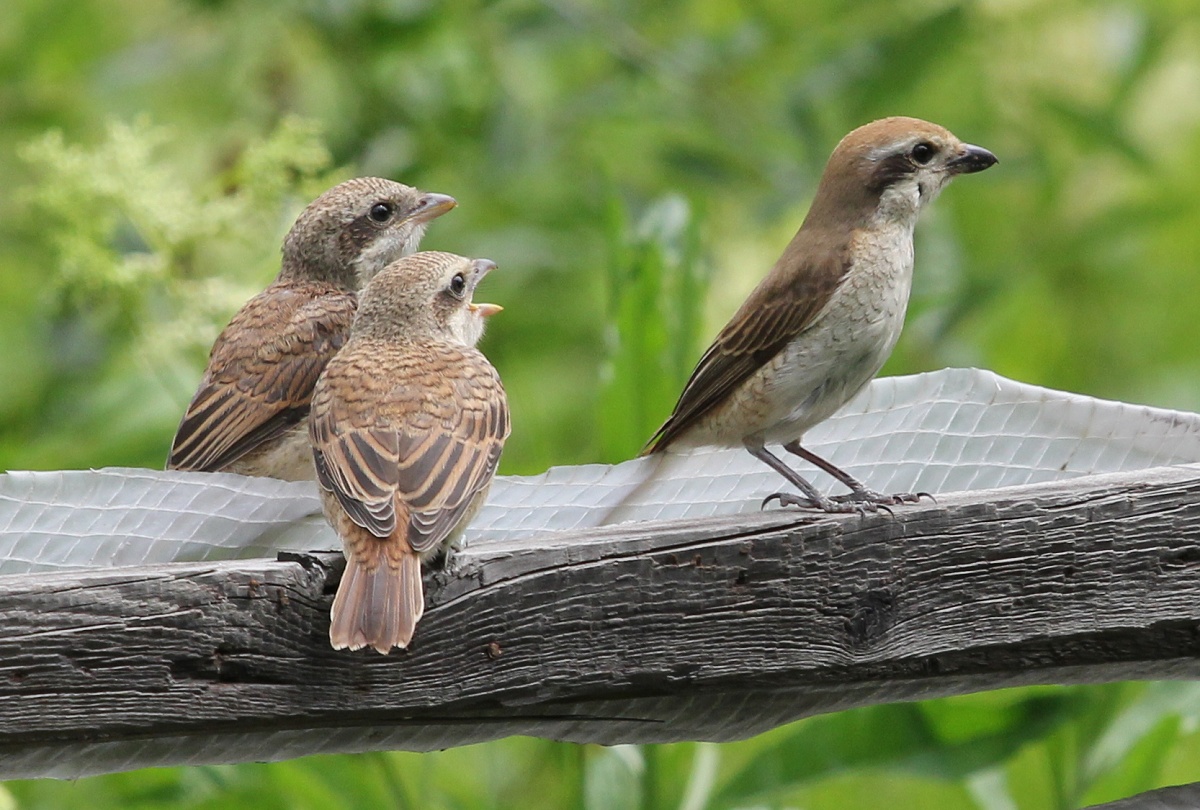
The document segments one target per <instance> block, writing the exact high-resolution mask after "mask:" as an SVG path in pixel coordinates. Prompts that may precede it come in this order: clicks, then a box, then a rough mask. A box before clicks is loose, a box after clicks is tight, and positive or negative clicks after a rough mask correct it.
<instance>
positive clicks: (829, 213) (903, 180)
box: [809, 117, 996, 227]
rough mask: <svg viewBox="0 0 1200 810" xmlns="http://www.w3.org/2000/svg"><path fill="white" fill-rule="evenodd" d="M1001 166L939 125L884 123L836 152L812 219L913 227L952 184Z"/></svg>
mask: <svg viewBox="0 0 1200 810" xmlns="http://www.w3.org/2000/svg"><path fill="white" fill-rule="evenodd" d="M995 163H996V156H995V155H993V154H992V153H991V152H989V151H988V150H986V149H984V148H983V147H980V146H973V145H972V144H969V143H963V142H962V141H960V140H959V139H958V138H956V137H955V136H954V135H953V133H951V132H950V131H949V130H947V129H945V128H944V127H940V126H938V125H937V124H931V123H929V122H928V121H922V120H920V119H917V118H902V117H897V118H883V119H880V120H878V121H873V122H871V123H870V124H866V125H865V126H861V127H859V128H858V129H856V130H854V131H853V132H851V133H850V134H849V135H847V136H846V137H845V138H842V140H841V142H840V143H839V144H838V145H837V147H836V148H835V149H834V150H833V154H832V155H831V156H830V158H829V163H828V164H827V165H826V166H825V173H824V174H823V175H822V176H821V184H820V186H819V187H818V189H817V194H816V197H815V198H814V200H813V206H812V209H811V210H810V212H809V218H810V219H813V218H815V219H816V221H819V222H824V221H833V222H840V223H843V224H847V225H851V226H852V227H863V226H870V225H883V224H900V225H908V226H909V227H911V226H912V225H914V224H915V223H916V218H917V214H919V213H920V211H921V209H922V208H923V207H924V206H926V205H928V204H929V203H930V202H932V201H933V200H934V199H935V198H936V197H937V195H938V194H939V193H940V192H941V190H942V189H943V188H945V186H946V184H947V183H949V182H950V180H951V179H953V178H954V177H956V176H958V175H960V174H970V173H972V172H980V171H983V170H984V169H986V168H988V167H989V166H992V165H994V164H995Z"/></svg>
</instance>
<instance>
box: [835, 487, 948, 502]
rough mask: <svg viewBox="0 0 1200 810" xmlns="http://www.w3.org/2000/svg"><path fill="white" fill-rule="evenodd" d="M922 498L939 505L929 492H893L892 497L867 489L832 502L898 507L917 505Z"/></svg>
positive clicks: (836, 497) (838, 496)
mask: <svg viewBox="0 0 1200 810" xmlns="http://www.w3.org/2000/svg"><path fill="white" fill-rule="evenodd" d="M922 498H928V499H929V500H931V501H933V502H934V503H937V499H935V498H934V497H933V496H932V495H930V494H929V493H928V492H893V493H891V494H890V495H884V494H883V493H881V492H876V491H875V490H873V489H866V488H864V489H860V490H855V491H854V492H848V493H846V494H845V495H835V496H834V497H833V498H831V499H830V500H833V501H837V502H838V503H873V504H876V505H878V506H896V505H898V504H902V503H917V502H918V501H920V500H921V499H922Z"/></svg>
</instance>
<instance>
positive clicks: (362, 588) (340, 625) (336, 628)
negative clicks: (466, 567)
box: [329, 544, 425, 655]
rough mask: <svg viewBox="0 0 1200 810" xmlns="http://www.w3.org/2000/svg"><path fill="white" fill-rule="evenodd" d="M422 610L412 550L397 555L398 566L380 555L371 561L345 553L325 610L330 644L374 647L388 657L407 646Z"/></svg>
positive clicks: (416, 559)
mask: <svg viewBox="0 0 1200 810" xmlns="http://www.w3.org/2000/svg"><path fill="white" fill-rule="evenodd" d="M380 545H382V544H380ZM380 551H381V552H382V549H381V550H380ZM371 563H375V564H374V565H372V564H371ZM424 612H425V597H424V594H423V593H422V590H421V560H420V558H419V557H418V556H417V555H416V554H413V553H408V554H403V555H401V556H400V558H399V565H398V566H397V565H388V560H387V555H385V554H383V553H380V554H379V555H378V557H377V558H376V560H371V561H364V560H361V559H360V558H359V555H357V554H352V555H348V558H347V560H346V572H345V573H344V574H342V581H341V584H339V585H338V590H337V595H336V596H335V597H334V598H333V607H332V608H331V609H330V611H329V618H330V624H329V642H330V644H332V645H333V648H334V649H335V650H343V649H351V650H358V649H362V648H363V647H374V648H375V649H376V650H377V651H378V652H380V653H382V654H384V655H387V654H388V652H390V651H391V649H392V647H400V648H404V647H407V646H408V644H409V642H410V641H412V637H413V631H414V630H415V629H416V627H417V622H418V621H420V620H421V615H422V614H423V613H424Z"/></svg>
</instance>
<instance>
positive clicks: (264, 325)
mask: <svg viewBox="0 0 1200 810" xmlns="http://www.w3.org/2000/svg"><path fill="white" fill-rule="evenodd" d="M455 205H457V203H456V201H455V199H454V198H453V197H450V196H449V195H446V194H434V193H425V192H422V191H419V190H417V189H415V188H412V187H411V186H406V185H404V184H402V183H396V182H393V181H391V180H387V179H384V178H381V177H359V178H355V179H353V180H348V181H346V182H344V183H341V184H339V185H337V186H334V187H333V188H331V189H329V190H328V191H326V192H325V193H324V194H322V195H321V196H319V197H317V199H316V200H314V201H313V202H312V203H311V204H309V205H308V207H306V208H305V209H304V211H303V212H302V213H301V214H300V216H299V217H298V218H297V219H296V222H295V224H294V225H293V226H292V228H291V230H290V231H289V232H288V234H287V236H286V237H285V238H284V240H283V259H282V263H281V266H280V270H279V274H278V275H277V276H276V278H275V280H274V281H273V282H272V283H271V284H270V285H269V286H268V287H267V288H266V289H265V290H263V291H262V292H260V293H259V294H258V295H256V296H254V297H253V298H251V299H250V300H249V301H248V302H247V303H246V304H245V305H244V306H243V307H242V308H241V309H240V310H239V311H238V312H237V314H235V315H234V316H233V319H232V320H230V322H229V325H228V326H226V327H225V329H224V330H222V332H221V333H220V335H219V336H218V337H217V339H216V342H215V343H214V344H213V347H212V351H211V352H210V353H209V358H208V366H207V368H206V369H205V371H204V376H203V378H202V379H201V381H200V385H199V387H198V389H197V391H196V393H195V395H194V396H193V397H192V400H191V403H190V404H189V405H188V407H187V410H186V411H185V412H184V414H183V418H182V420H181V421H180V423H179V428H178V430H177V431H176V433H175V438H174V441H173V442H172V445H171V451H170V454H169V456H168V459H167V469H168V470H196V471H206V472H234V473H240V474H242V475H256V476H269V477H273V478H282V479H285V480H290V481H301V480H309V481H311V480H313V478H314V472H313V468H312V456H311V453H310V451H309V447H308V428H307V425H306V424H305V417H306V416H307V415H308V408H309V401H310V400H311V398H312V390H313V385H315V384H316V381H317V376H318V375H319V374H320V373H321V370H322V369H323V368H324V367H325V364H326V363H327V362H329V358H331V357H332V356H333V355H334V354H335V353H336V352H337V351H338V349H340V348H341V347H342V345H343V344H344V343H345V342H346V337H347V335H348V333H349V330H350V324H351V322H352V321H353V319H354V313H355V309H356V307H357V294H358V290H360V289H361V288H362V287H363V286H364V285H365V284H366V283H367V282H368V281H370V279H371V278H372V277H374V276H375V274H376V273H378V272H379V271H380V270H381V269H383V268H384V267H386V266H387V265H388V264H389V263H391V262H392V261H393V260H395V259H397V258H400V257H401V256H403V255H406V254H409V253H412V252H413V251H415V250H416V249H417V246H418V245H419V244H420V241H421V237H422V235H424V232H425V228H426V227H427V226H428V224H429V222H430V221H432V220H433V219H435V218H437V217H439V216H441V215H442V214H444V213H446V212H447V211H449V210H450V209H452V208H454V206H455Z"/></svg>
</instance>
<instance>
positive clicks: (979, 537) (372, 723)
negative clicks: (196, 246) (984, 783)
mask: <svg viewBox="0 0 1200 810" xmlns="http://www.w3.org/2000/svg"><path fill="white" fill-rule="evenodd" d="M339 571H340V555H337V554H327V555H321V554H316V555H311V554H305V555H296V556H294V557H291V558H287V559H280V560H254V561H240V562H227V563H218V564H188V563H181V564H174V565H166V566H156V567H152V568H129V569H105V570H90V571H83V572H78V573H73V574H53V575H35V576H30V575H24V576H7V577H0V777H2V778H16V777H29V776H58V777H74V776H80V775H84V774H92V773H101V772H106V771H115V770H125V769H132V768H141V767H147V766H156V765H171V764H199V763H212V762H241V761H259V760H277V759H285V758H289V757H296V756H302V755H305V754H315V753H322V752H335V751H364V750H374V749H408V750H417V751H424V750H433V749H440V748H446V747H450V746H457V745H465V744H468V743H475V742H481V741H484V740H492V739H497V738H500V737H505V736H509V735H513V734H526V735H534V736H541V737H549V738H554V739H560V740H574V741H579V742H599V743H628V742H671V741H679V740H736V739H741V738H744V737H748V736H751V735H754V734H757V733H759V732H762V731H765V730H767V729H770V728H773V727H775V726H778V725H781V724H783V723H787V722H790V721H792V720H795V719H798V718H801V717H806V716H809V715H813V714H818V713H824V712H831V711H838V710H841V709H846V708H850V707H854V706H863V705H867V704H876V703H883V702H893V701H909V700H920V699H925V698H932V697H939V696H944V695H957V694H964V693H968V692H975V691H979V690H985V689H995V688H999V687H1006V686H1016V685H1025V684H1047V683H1099V682H1107V681H1117V680H1130V679H1163V678H1200V576H1198V574H1200V467H1198V466H1194V465H1193V466H1186V467H1172V468H1161V469H1156V470H1150V471H1142V472H1138V473H1122V474H1115V475H1105V476H1094V477H1088V478H1081V479H1076V480H1074V481H1070V482H1064V483H1053V484H1043V485H1036V486H1026V487H1019V488H1010V489H1004V490H994V491H989V492H975V493H966V494H959V495H948V496H944V497H942V498H939V502H938V503H936V504H930V503H928V502H925V503H922V504H920V505H916V506H905V507H899V508H897V509H896V514H895V515H894V516H888V515H868V516H865V517H859V516H853V515H851V516H835V517H827V516H823V515H813V514H812V513H807V512H801V511H796V510H791V511H780V510H777V511H770V512H765V513H756V514H748V515H742V516H738V517H735V518H716V519H708V520H701V521H688V522H661V523H640V524H626V525H622V526H616V527H611V528H607V529H601V530H591V531H587V532H580V533H574V534H569V535H541V536H534V537H529V538H527V539H525V540H523V541H522V542H512V543H493V544H488V545H480V546H479V547H476V548H472V549H469V550H468V551H467V552H465V553H464V554H462V555H460V556H459V557H458V562H457V563H456V565H455V567H454V571H453V572H452V573H445V572H441V573H435V574H432V575H431V576H430V577H429V578H428V579H427V591H428V594H427V601H428V604H429V609H428V610H427V611H426V614H425V618H424V619H423V620H422V621H421V624H420V625H419V627H418V628H417V635H416V638H415V640H414V643H413V647H412V649H410V650H408V651H396V652H394V653H392V654H391V655H389V656H386V657H384V656H380V655H378V654H376V653H374V652H372V651H360V652H357V653H346V652H335V651H334V650H332V649H330V648H329V646H328V641H327V638H326V634H327V632H328V612H329V602H330V598H331V594H332V591H333V589H334V587H335V586H336V580H337V576H338V573H339Z"/></svg>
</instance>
